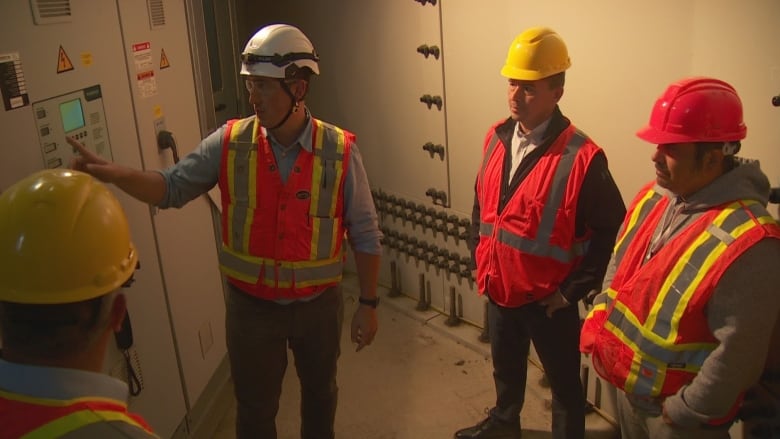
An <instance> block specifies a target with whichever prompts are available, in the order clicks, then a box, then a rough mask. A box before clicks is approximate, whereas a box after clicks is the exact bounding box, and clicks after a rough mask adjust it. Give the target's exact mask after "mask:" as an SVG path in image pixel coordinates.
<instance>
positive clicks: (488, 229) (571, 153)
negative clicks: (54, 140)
mask: <svg viewBox="0 0 780 439" xmlns="http://www.w3.org/2000/svg"><path fill="white" fill-rule="evenodd" d="M585 141H586V136H585V134H584V133H582V132H581V131H580V130H577V131H575V133H574V135H572V137H571V139H569V142H568V143H567V144H566V148H565V149H564V152H563V154H562V155H561V160H560V162H559V163H558V166H557V167H556V169H555V174H554V175H553V181H552V185H551V187H550V193H549V195H548V198H547V201H546V202H545V203H544V210H542V215H541V218H540V219H539V227H538V229H537V232H536V237H535V238H534V239H528V238H525V237H522V236H518V235H516V234H514V233H512V232H510V231H508V230H505V229H500V230H499V231H498V234H497V236H496V237H495V239H496V240H497V241H498V242H501V243H503V244H505V245H507V246H509V247H512V248H514V249H515V250H518V251H520V252H522V253H526V254H529V255H533V256H538V257H543V258H550V259H554V260H556V261H559V262H562V263H570V262H572V261H574V260H575V259H577V258H578V257H580V256H582V255H584V254H585V251H586V246H587V243H579V242H575V243H572V248H571V249H570V250H566V249H564V248H561V247H558V246H555V245H551V244H550V242H551V239H552V231H553V226H554V225H555V216H556V214H557V213H558V209H559V208H560V207H561V202H562V200H563V196H564V194H565V192H566V183H567V181H568V179H569V174H571V170H572V167H573V166H574V160H575V159H576V157H577V152H578V151H579V150H580V148H581V147H582V145H584V144H585ZM497 143H498V136H497V135H496V134H495V132H494V133H493V136H492V137H491V139H490V140H489V143H488V149H487V153H486V154H485V157H490V155H491V154H492V153H493V149H495V147H496V144H497ZM486 165H487V158H486V159H485V160H484V162H483V165H482V170H481V171H480V173H481V174H482V175H481V177H480V179H481V180H482V179H483V178H484V173H485V168H486ZM479 233H480V235H482V236H486V237H490V236H492V235H493V224H491V223H486V222H484V221H480V224H479Z"/></svg>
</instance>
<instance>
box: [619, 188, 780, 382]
mask: <svg viewBox="0 0 780 439" xmlns="http://www.w3.org/2000/svg"><path fill="white" fill-rule="evenodd" d="M647 199H650V198H647ZM639 218H640V219H641V216H639ZM773 222H774V220H773V218H772V217H771V216H768V215H766V210H765V209H764V207H763V206H762V205H761V204H760V203H758V202H755V201H740V202H735V203H732V204H730V205H729V206H728V207H726V208H724V209H723V210H722V211H721V212H720V213H719V214H718V215H717V216H716V217H715V218H714V220H713V221H712V223H711V224H710V225H709V226H708V227H707V229H706V230H704V231H703V232H701V233H700V234H699V236H697V237H696V239H694V240H693V241H692V244H691V245H690V246H689V247H688V248H687V249H685V252H684V253H683V255H682V257H680V258H679V259H678V260H677V261H676V262H675V264H674V267H673V269H672V270H671V272H670V273H669V274H668V275H667V277H666V278H665V280H664V282H663V286H662V288H661V290H660V291H659V292H658V295H657V296H656V300H655V302H654V303H653V305H652V308H651V309H650V312H649V315H648V316H647V320H646V321H645V323H644V324H642V323H640V319H639V318H637V316H635V315H634V314H633V313H632V312H631V310H629V309H628V307H627V306H626V305H624V304H623V303H621V302H620V301H615V303H614V304H615V306H614V308H613V310H612V312H610V314H609V318H608V321H607V322H606V323H605V328H606V329H607V330H609V331H610V332H611V333H612V334H613V335H614V336H615V337H617V338H618V339H619V340H620V341H621V342H623V343H624V344H625V345H626V346H628V347H630V348H631V349H632V350H633V351H634V358H635V360H636V359H640V358H641V363H640V362H638V361H634V362H632V365H631V372H630V373H629V375H628V377H627V378H626V382H625V391H626V392H627V393H632V394H636V395H648V396H655V395H658V394H659V393H660V391H661V388H662V387H663V379H664V376H665V375H664V373H660V372H661V371H664V370H666V368H667V367H668V366H673V367H674V368H675V369H677V370H684V371H686V372H690V373H692V374H695V373H697V372H698V371H699V369H700V368H701V366H702V364H703V363H704V360H705V359H706V358H707V357H708V356H709V355H710V353H711V352H712V350H714V349H715V347H717V344H716V343H687V344H675V343H676V340H677V339H678V329H679V328H678V325H679V323H680V319H681V318H682V316H683V315H684V313H685V310H686V308H687V306H688V303H689V302H690V301H691V299H692V298H693V297H694V296H695V293H696V292H697V291H698V290H699V286H700V284H701V281H702V279H704V278H705V277H706V275H707V273H708V272H709V271H710V270H711V269H712V268H713V266H714V265H715V263H716V262H717V260H718V258H719V257H720V256H721V255H722V254H723V253H724V252H725V251H726V249H727V248H728V246H729V245H730V244H731V243H733V242H734V241H735V240H737V239H738V238H739V237H740V236H742V235H743V234H744V233H746V232H748V231H750V230H751V229H753V228H755V227H761V226H762V225H765V224H770V223H773ZM640 223H641V221H636V223H635V224H634V226H633V227H631V229H629V230H627V232H626V235H628V234H629V233H634V232H635V230H633V229H635V228H637V227H638V226H639V224H640ZM625 242H630V241H625ZM623 245H624V244H623V242H621V243H620V244H619V246H618V247H620V246H623ZM616 294H617V292H616V291H614V290H612V289H609V290H608V295H609V296H610V297H611V298H614V297H615V296H616Z"/></svg>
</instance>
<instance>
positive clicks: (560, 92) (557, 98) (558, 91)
mask: <svg viewBox="0 0 780 439" xmlns="http://www.w3.org/2000/svg"><path fill="white" fill-rule="evenodd" d="M554 96H555V103H556V104H557V103H558V102H559V101H560V100H561V98H562V97H563V87H558V88H556V89H555V93H554Z"/></svg>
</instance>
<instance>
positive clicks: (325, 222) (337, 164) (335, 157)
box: [311, 119, 347, 259]
mask: <svg viewBox="0 0 780 439" xmlns="http://www.w3.org/2000/svg"><path fill="white" fill-rule="evenodd" d="M315 123H317V124H318V127H317V128H318V129H317V131H318V135H320V136H322V143H321V146H319V147H318V145H314V155H315V156H316V157H317V160H315V165H316V164H319V165H320V166H321V167H322V173H321V176H320V178H321V180H322V181H320V182H316V181H312V182H311V184H312V189H313V186H314V185H317V184H319V188H318V191H316V193H319V195H318V196H317V206H316V209H317V211H316V214H315V215H316V216H317V221H319V224H317V226H318V227H317V230H318V236H317V242H316V243H315V242H313V241H312V245H313V246H316V250H315V251H316V256H317V259H326V258H329V257H332V256H333V255H331V249H332V248H333V239H334V234H333V228H334V227H335V222H336V219H334V216H335V217H339V216H340V215H339V214H338V213H335V214H334V213H333V211H334V209H335V206H334V205H333V204H334V203H336V205H338V194H337V191H338V190H339V181H338V180H337V179H338V178H339V172H338V171H339V170H340V171H341V175H342V176H343V174H344V172H345V166H344V154H343V152H342V151H341V150H342V149H343V150H346V148H347V145H346V142H347V139H346V134H345V133H344V132H343V131H342V130H340V129H337V128H335V127H333V126H331V125H328V124H326V123H324V122H322V121H319V120H316V119H315ZM315 143H318V142H315ZM312 174H313V175H317V174H316V173H312ZM312 193H315V191H314V190H312ZM314 207H315V206H312V208H314Z"/></svg>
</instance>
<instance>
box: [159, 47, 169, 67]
mask: <svg viewBox="0 0 780 439" xmlns="http://www.w3.org/2000/svg"><path fill="white" fill-rule="evenodd" d="M170 66H171V63H170V61H168V57H167V56H166V55H165V49H160V70H162V69H167V68H168V67H170Z"/></svg>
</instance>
